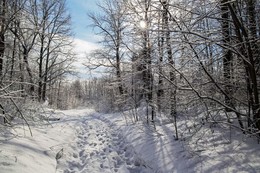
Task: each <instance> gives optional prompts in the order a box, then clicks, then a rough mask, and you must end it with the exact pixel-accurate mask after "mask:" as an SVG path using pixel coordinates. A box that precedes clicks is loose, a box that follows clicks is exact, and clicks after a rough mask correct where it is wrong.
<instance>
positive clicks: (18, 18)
mask: <svg viewBox="0 0 260 173" xmlns="http://www.w3.org/2000/svg"><path fill="white" fill-rule="evenodd" d="M0 3H1V4H0V104H1V109H0V111H1V116H2V117H3V118H4V120H5V121H6V122H7V123H8V122H10V120H11V119H13V118H14V117H21V116H22V117H23V115H22V114H21V113H22V110H20V106H19V105H21V104H23V103H26V102H27V100H35V101H39V102H45V101H46V100H47V99H49V100H50V101H57V100H55V99H53V98H56V97H57V94H58V89H59V88H58V86H59V83H60V82H61V81H63V80H64V78H65V75H66V74H68V73H71V63H72V62H73V59H74V55H73V53H72V52H73V51H72V48H73V47H72V38H71V36H72V32H71V28H70V22H71V18H70V15H69V13H68V12H67V9H66V3H65V0H1V1H0ZM54 104H56V103H54Z"/></svg>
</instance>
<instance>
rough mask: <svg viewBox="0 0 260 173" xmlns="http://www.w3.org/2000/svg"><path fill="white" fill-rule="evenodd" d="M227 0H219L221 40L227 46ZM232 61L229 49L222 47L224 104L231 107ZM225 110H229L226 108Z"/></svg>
mask: <svg viewBox="0 0 260 173" xmlns="http://www.w3.org/2000/svg"><path fill="white" fill-rule="evenodd" d="M227 3H228V0H222V1H221V13H222V14H221V18H222V35H223V42H224V45H225V46H227V47H228V46H229V45H230V44H231V42H230V37H231V33H230V26H229V25H230V24H229V11H228V5H227ZM232 61H233V55H232V52H231V50H229V49H227V50H226V49H224V50H223V76H224V83H225V92H226V95H225V104H226V105H227V106H229V107H232V105H233V104H234V103H233V100H232V95H233V90H232V80H231V71H232ZM226 111H227V112H230V111H231V110H230V109H228V108H226Z"/></svg>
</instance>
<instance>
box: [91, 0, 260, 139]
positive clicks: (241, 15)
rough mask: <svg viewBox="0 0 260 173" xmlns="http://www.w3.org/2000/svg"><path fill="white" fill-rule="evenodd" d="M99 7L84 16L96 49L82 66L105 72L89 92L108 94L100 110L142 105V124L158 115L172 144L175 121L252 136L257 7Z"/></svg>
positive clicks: (186, 2)
mask: <svg viewBox="0 0 260 173" xmlns="http://www.w3.org/2000/svg"><path fill="white" fill-rule="evenodd" d="M99 7H100V9H101V10H102V12H101V13H90V14H89V17H90V18H91V19H92V21H93V27H94V28H95V30H96V32H97V34H99V35H101V36H102V37H103V40H102V42H101V44H102V46H103V47H102V49H100V50H96V51H95V52H93V53H92V54H90V55H89V56H88V62H87V63H86V66H87V67H89V68H93V69H94V68H97V67H100V66H103V67H106V69H107V70H108V72H109V74H110V75H108V76H107V77H106V78H104V79H101V80H99V82H101V83H104V84H103V86H105V87H103V88H102V90H97V91H96V92H98V93H109V94H103V95H101V97H100V98H99V99H100V100H102V101H103V102H106V104H108V105H107V107H111V108H112V107H113V108H116V109H119V110H120V109H121V110H125V109H136V108H138V107H139V106H140V105H146V107H147V108H148V109H147V112H146V120H147V122H148V123H150V122H154V121H155V119H156V116H157V115H156V114H158V113H160V112H163V113H165V114H166V115H168V116H169V117H170V118H171V119H172V122H173V123H174V124H175V132H176V133H175V137H176V139H178V120H179V119H182V118H187V119H190V120H192V119H193V120H194V121H196V122H197V123H200V124H205V123H219V124H229V125H231V126H235V127H236V128H238V129H240V130H241V131H242V132H244V133H250V134H255V135H257V134H259V130H260V103H259V92H260V87H259V85H260V82H259V81H260V75H259V67H260V63H259V59H260V13H259V11H260V3H259V1H256V0H236V1H230V0H211V1H207V0H178V1H170V0H133V1H123V0H105V1H102V3H100V4H99ZM105 100H107V101H105ZM184 115H186V116H184ZM139 118H140V117H139V116H138V115H137V116H134V119H135V120H136V121H138V119H139Z"/></svg>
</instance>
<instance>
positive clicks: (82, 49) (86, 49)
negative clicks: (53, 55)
mask: <svg viewBox="0 0 260 173" xmlns="http://www.w3.org/2000/svg"><path fill="white" fill-rule="evenodd" d="M98 48H99V45H98V44H95V43H92V42H89V41H85V40H81V39H78V38H75V39H74V52H75V53H76V61H75V62H74V63H73V66H74V67H75V70H76V72H77V73H78V76H79V77H81V78H88V75H89V74H88V70H87V69H86V67H85V66H84V65H83V63H84V62H86V55H87V54H89V53H90V52H91V51H93V50H95V49H98Z"/></svg>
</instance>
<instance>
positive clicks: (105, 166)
mask: <svg viewBox="0 0 260 173" xmlns="http://www.w3.org/2000/svg"><path fill="white" fill-rule="evenodd" d="M77 126H78V130H77V131H78V134H77V136H76V139H75V140H76V141H75V143H74V144H73V145H72V146H71V147H72V153H69V154H67V158H66V161H65V163H64V164H65V167H66V169H65V170H59V172H64V173H90V172H91V173H95V172H96V173H99V172H102V173H111V172H112V173H114V172H119V173H146V172H151V170H150V171H148V169H147V168H146V166H145V165H144V164H142V161H141V160H140V159H139V158H138V157H137V154H136V153H135V152H134V149H133V147H132V146H131V145H130V144H128V143H127V142H126V141H125V139H124V137H123V136H122V135H121V133H120V130H118V129H116V127H115V126H114V125H113V124H112V123H111V122H110V121H109V120H107V119H105V118H102V117H101V116H99V115H92V116H88V117H87V119H85V120H84V121H82V122H80V123H77Z"/></svg>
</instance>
